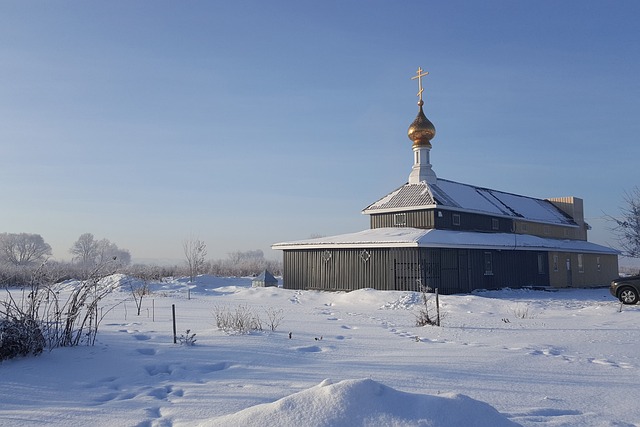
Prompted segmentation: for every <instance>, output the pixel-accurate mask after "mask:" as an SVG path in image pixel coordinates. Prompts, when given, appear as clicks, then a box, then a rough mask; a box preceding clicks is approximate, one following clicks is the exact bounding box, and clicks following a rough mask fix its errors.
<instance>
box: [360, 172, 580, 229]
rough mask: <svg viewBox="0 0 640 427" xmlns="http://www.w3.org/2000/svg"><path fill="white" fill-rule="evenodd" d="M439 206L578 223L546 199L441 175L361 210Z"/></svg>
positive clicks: (402, 188) (544, 220)
mask: <svg viewBox="0 0 640 427" xmlns="http://www.w3.org/2000/svg"><path fill="white" fill-rule="evenodd" d="M438 207H442V208H447V209H451V210H459V211H465V212H472V213H480V214H484V215H494V216H501V217H510V218H520V219H524V220H529V221H535V222H543V223H548V224H558V225H573V226H575V225H577V224H576V223H575V221H574V220H573V218H571V217H570V216H569V215H567V214H566V213H564V212H563V211H562V210H560V209H559V208H558V207H556V206H555V205H554V204H553V203H551V202H550V201H549V200H544V199H536V198H534V197H527V196H521V195H518V194H511V193H505V192H503V191H498V190H492V189H489V188H483V187H476V186H474V185H469V184H461V183H459V182H454V181H449V180H446V179H440V178H438V180H437V184H428V183H427V182H426V181H422V182H420V183H417V184H410V183H407V184H404V185H403V186H402V187H400V188H398V189H396V190H394V191H392V192H391V193H389V194H387V195H386V196H384V197H383V198H381V199H380V200H378V201H377V202H375V203H372V204H371V205H369V206H367V207H366V208H365V209H364V210H363V211H362V213H364V214H375V213H384V212H400V211H407V210H420V209H427V208H438Z"/></svg>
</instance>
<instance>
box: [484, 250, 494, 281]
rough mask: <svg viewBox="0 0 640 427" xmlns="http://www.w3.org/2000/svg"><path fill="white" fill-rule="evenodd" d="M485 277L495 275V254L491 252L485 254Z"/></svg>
mask: <svg viewBox="0 0 640 427" xmlns="http://www.w3.org/2000/svg"><path fill="white" fill-rule="evenodd" d="M484 275H485V276H491V275H493V254H492V253H491V252H485V253H484Z"/></svg>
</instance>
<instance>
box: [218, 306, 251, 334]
mask: <svg viewBox="0 0 640 427" xmlns="http://www.w3.org/2000/svg"><path fill="white" fill-rule="evenodd" d="M213 315H214V317H215V319H216V326H217V327H218V329H221V330H223V331H225V332H227V333H236V334H248V333H249V332H252V331H261V330H262V320H261V319H260V317H259V316H258V315H256V314H255V313H254V312H253V311H252V310H251V309H250V308H249V307H248V306H246V305H239V306H238V307H236V309H235V310H231V309H229V307H215V308H214V310H213Z"/></svg>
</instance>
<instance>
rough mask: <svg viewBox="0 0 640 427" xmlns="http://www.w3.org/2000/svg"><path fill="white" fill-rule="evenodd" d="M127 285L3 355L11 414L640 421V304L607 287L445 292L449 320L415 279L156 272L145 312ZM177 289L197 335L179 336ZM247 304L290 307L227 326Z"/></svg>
mask: <svg viewBox="0 0 640 427" xmlns="http://www.w3.org/2000/svg"><path fill="white" fill-rule="evenodd" d="M119 279H120V280H128V279H127V278H124V277H122V276H120V277H119ZM65 285H66V287H67V288H69V287H71V286H73V284H72V283H66V284H65ZM126 290H127V286H123V288H122V290H121V291H117V292H115V293H113V294H112V295H110V296H109V299H108V301H106V304H105V307H107V306H108V305H110V304H111V305H112V304H114V303H120V304H119V305H117V306H116V307H115V308H114V309H113V310H111V311H109V312H108V313H107V314H106V315H105V318H104V319H103V321H102V324H101V327H100V332H99V334H98V339H97V342H96V345H95V346H92V347H76V348H61V349H55V350H53V351H50V352H49V351H47V352H45V353H43V354H42V355H40V356H38V357H30V358H21V359H14V360H9V361H4V362H2V363H1V364H0V425H2V426H25V425H28V426H31V425H56V426H113V425H119V426H174V425H175V426H192V425H203V426H209V425H211V426H254V425H255V426H305V427H313V426H487V427H489V426H497V427H499V426H512V425H522V426H611V427H613V426H616V427H620V426H628V427H630V426H640V405H638V404H637V402H638V390H639V385H640V384H639V381H638V380H639V379H640V376H639V374H638V368H639V367H640V344H639V343H638V337H639V336H640V333H639V332H640V321H639V320H640V306H623V307H621V305H620V304H619V303H618V302H617V301H616V300H615V299H614V298H613V297H612V296H611V295H609V293H608V290H607V289H566V290H558V291H556V292H543V291H532V290H509V289H507V290H502V291H487V292H478V293H474V294H471V295H444V296H440V303H441V313H442V326H440V327H435V326H426V327H417V326H415V319H416V317H415V314H416V313H417V309H418V308H419V306H420V295H419V294H415V293H412V292H391V291H375V290H372V289H362V290H358V291H354V292H350V293H344V292H337V293H329V292H321V291H295V290H286V289H282V288H251V278H217V277H211V276H201V277H198V279H197V283H196V284H195V286H194V287H192V289H191V292H190V294H191V299H187V281H186V280H184V279H180V280H167V281H165V282H162V283H157V284H153V285H152V290H153V294H152V295H151V296H149V297H147V298H146V299H145V300H143V307H142V313H141V315H140V316H137V315H136V313H135V306H134V304H133V301H132V300H130V299H128V298H129V294H128V293H127V291H126ZM172 305H175V310H176V317H177V328H178V335H181V334H185V332H186V329H190V330H191V332H192V333H196V334H197V335H196V339H197V342H196V343H195V345H193V346H185V345H179V344H174V343H173V333H172V323H171V306H172ZM239 305H242V306H246V307H248V308H249V309H251V310H253V311H254V312H255V313H256V314H259V315H260V316H261V317H262V318H263V319H266V317H267V316H266V314H265V313H266V310H267V309H270V310H279V309H282V310H283V311H282V313H283V315H284V318H283V319H282V321H281V323H280V325H279V326H278V328H277V329H276V331H271V330H270V329H269V328H268V326H267V322H266V321H265V322H263V326H264V331H262V332H253V333H251V334H248V335H232V334H227V333H224V332H222V331H220V330H218V329H217V327H216V325H215V320H214V316H213V312H214V311H215V310H216V307H218V308H220V307H229V308H231V309H235V308H236V307H238V306H239ZM105 312H106V308H105ZM432 315H434V313H433V312H432ZM289 333H291V338H289Z"/></svg>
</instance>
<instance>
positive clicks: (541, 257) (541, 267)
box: [538, 254, 545, 274]
mask: <svg viewBox="0 0 640 427" xmlns="http://www.w3.org/2000/svg"><path fill="white" fill-rule="evenodd" d="M544 273H545V271H544V254H538V274H544Z"/></svg>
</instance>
